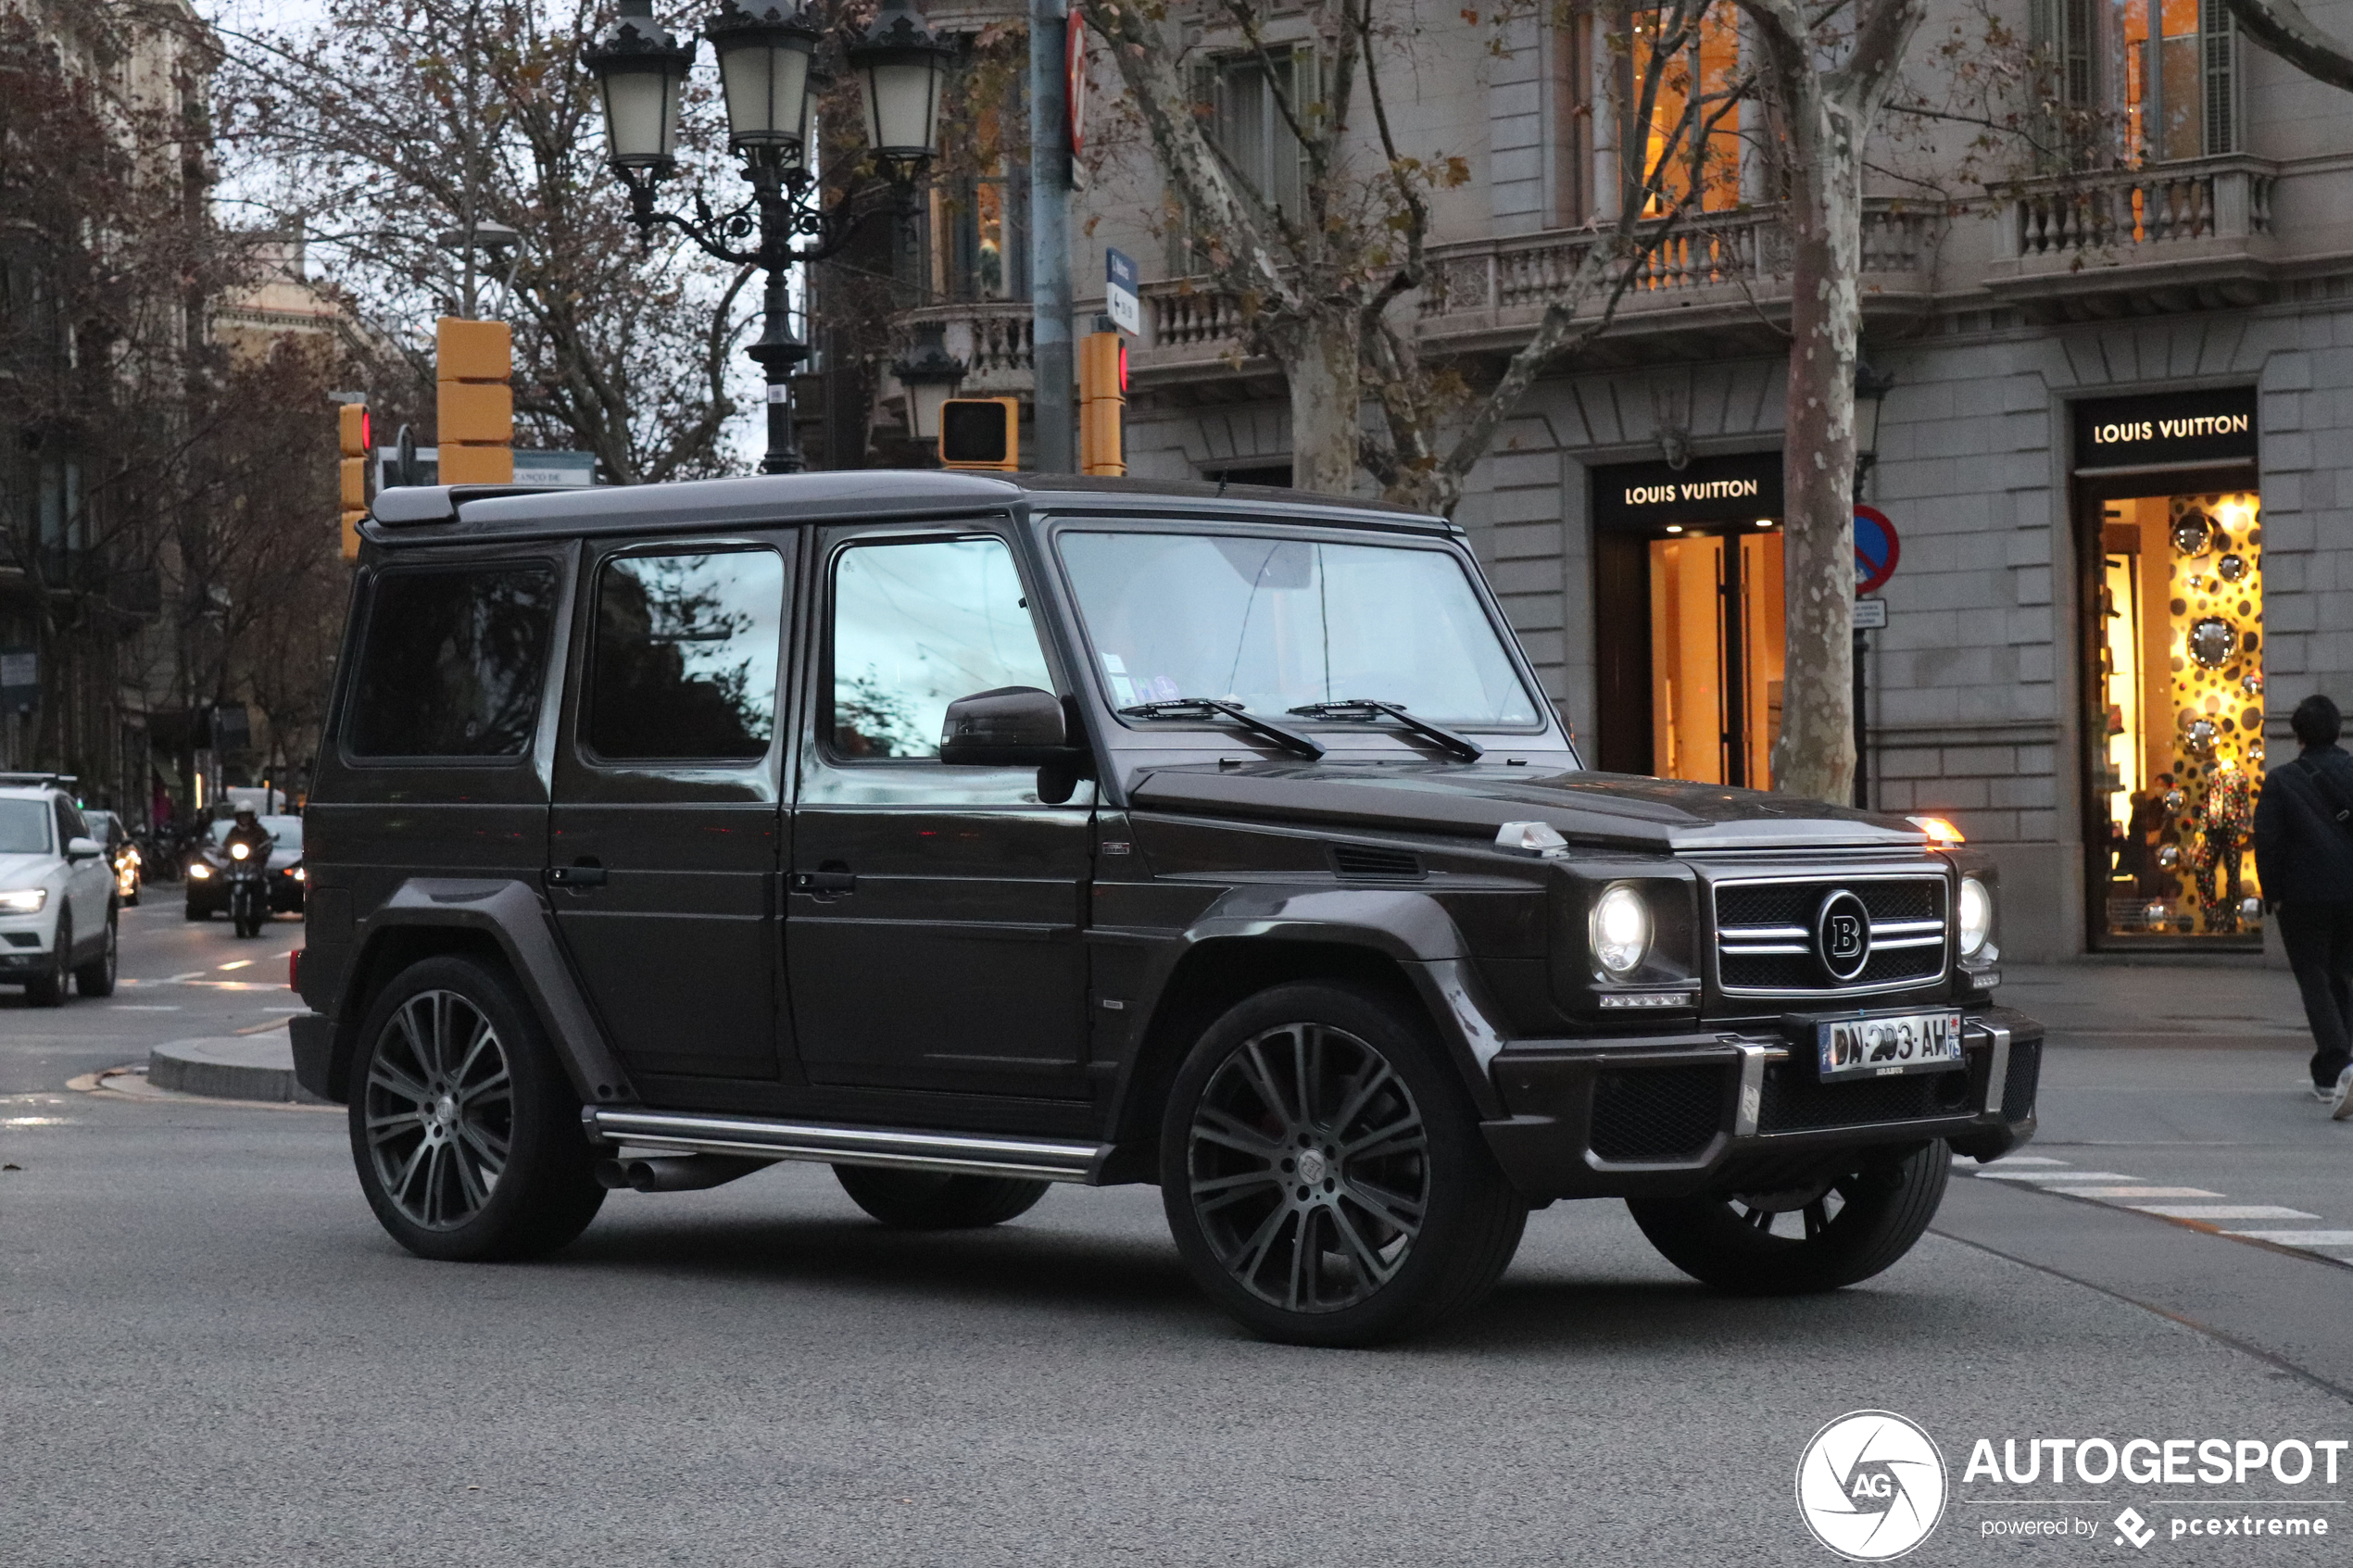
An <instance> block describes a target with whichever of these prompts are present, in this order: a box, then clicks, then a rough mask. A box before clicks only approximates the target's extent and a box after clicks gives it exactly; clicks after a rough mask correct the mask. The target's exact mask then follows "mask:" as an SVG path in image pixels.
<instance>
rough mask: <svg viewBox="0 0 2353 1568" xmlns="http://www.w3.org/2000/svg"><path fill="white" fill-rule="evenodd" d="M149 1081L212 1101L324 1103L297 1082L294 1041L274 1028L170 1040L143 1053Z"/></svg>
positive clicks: (158, 1085)
mask: <svg viewBox="0 0 2353 1568" xmlns="http://www.w3.org/2000/svg"><path fill="white" fill-rule="evenodd" d="M147 1082H148V1083H150V1084H152V1085H155V1086H156V1087H157V1088H159V1089H170V1090H172V1091H174V1092H176V1093H179V1094H183V1095H204V1096H206V1097H208V1098H212V1099H249V1100H263V1101H268V1102H271V1103H273V1104H278V1105H324V1104H326V1103H327V1102H326V1101H324V1100H322V1099H321V1098H319V1097H318V1096H316V1095H314V1094H312V1093H310V1092H309V1091H308V1090H307V1089H305V1088H304V1087H303V1086H302V1085H300V1084H298V1083H296V1082H295V1070H294V1046H293V1043H292V1042H291V1041H289V1040H288V1039H287V1038H286V1036H285V1035H283V1034H282V1033H279V1032H277V1031H274V1030H273V1031H271V1033H270V1034H267V1035H242V1036H241V1035H220V1036H216V1037H213V1038H209V1039H201V1040H173V1041H171V1042H170V1043H169V1044H167V1045H161V1046H157V1047H155V1049H154V1050H152V1051H150V1052H148V1053H147Z"/></svg>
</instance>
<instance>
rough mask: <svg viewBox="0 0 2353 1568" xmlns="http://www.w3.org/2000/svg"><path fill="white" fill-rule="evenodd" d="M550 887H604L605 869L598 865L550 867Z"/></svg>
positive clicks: (548, 880) (548, 870) (548, 873)
mask: <svg viewBox="0 0 2353 1568" xmlns="http://www.w3.org/2000/svg"><path fill="white" fill-rule="evenodd" d="M604 884H605V868H604V867H602V866H598V865H573V866H549V867H548V868H547V885H548V886H550V887H602V886H603V885H604Z"/></svg>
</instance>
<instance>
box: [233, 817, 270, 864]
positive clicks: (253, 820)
mask: <svg viewBox="0 0 2353 1568" xmlns="http://www.w3.org/2000/svg"><path fill="white" fill-rule="evenodd" d="M274 842H275V841H274V840H272V839H271V836H270V830H269V829H268V828H266V827H263V826H262V825H261V819H260V818H259V817H258V816H256V815H254V809H253V808H252V807H250V806H240V807H238V808H237V820H236V822H235V824H234V825H233V826H232V827H231V828H230V829H229V832H228V835H227V836H226V837H224V838H222V839H221V841H220V852H221V853H222V854H224V855H227V856H229V857H230V858H231V859H235V848H236V846H238V845H240V844H242V845H244V846H245V853H246V854H247V855H249V856H251V857H252V858H253V860H254V863H255V864H257V865H264V866H266V865H268V864H269V863H270V851H271V847H272V846H273V844H274Z"/></svg>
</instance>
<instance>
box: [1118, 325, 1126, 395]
mask: <svg viewBox="0 0 2353 1568" xmlns="http://www.w3.org/2000/svg"><path fill="white" fill-rule="evenodd" d="M1119 395H1121V396H1122V397H1125V396H1126V395H1127V344H1126V340H1125V339H1122V340H1121V342H1120V345H1119Z"/></svg>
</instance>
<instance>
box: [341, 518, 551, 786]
mask: <svg viewBox="0 0 2353 1568" xmlns="http://www.w3.org/2000/svg"><path fill="white" fill-rule="evenodd" d="M555 606H556V574H555V572H554V571H553V570H552V569H551V568H549V567H547V566H545V565H542V564H538V563H531V564H520V565H502V566H474V567H453V568H448V569H442V570H423V571H387V572H385V573H384V574H383V575H382V576H380V577H378V578H377V579H376V583H375V591H374V594H373V595H372V597H371V607H370V608H369V612H368V631H367V640H366V642H365V643H364V644H363V645H362V646H361V647H360V650H359V675H358V677H357V679H356V680H355V681H354V682H353V684H352V691H351V719H350V721H349V723H348V724H346V726H345V735H344V739H345V744H346V746H348V747H349V749H350V751H351V754H352V755H353V756H354V757H379V758H411V759H422V758H442V759H454V760H466V761H489V760H495V759H500V758H510V757H521V756H522V754H523V752H524V751H525V750H526V749H527V748H528V747H529V746H530V745H531V737H532V734H533V732H534V731H535V729H536V728H537V726H538V719H539V693H540V689H541V686H542V684H543V683H544V682H545V680H546V678H547V646H548V642H549V639H550V636H551V633H552V632H553V629H554V625H555Z"/></svg>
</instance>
